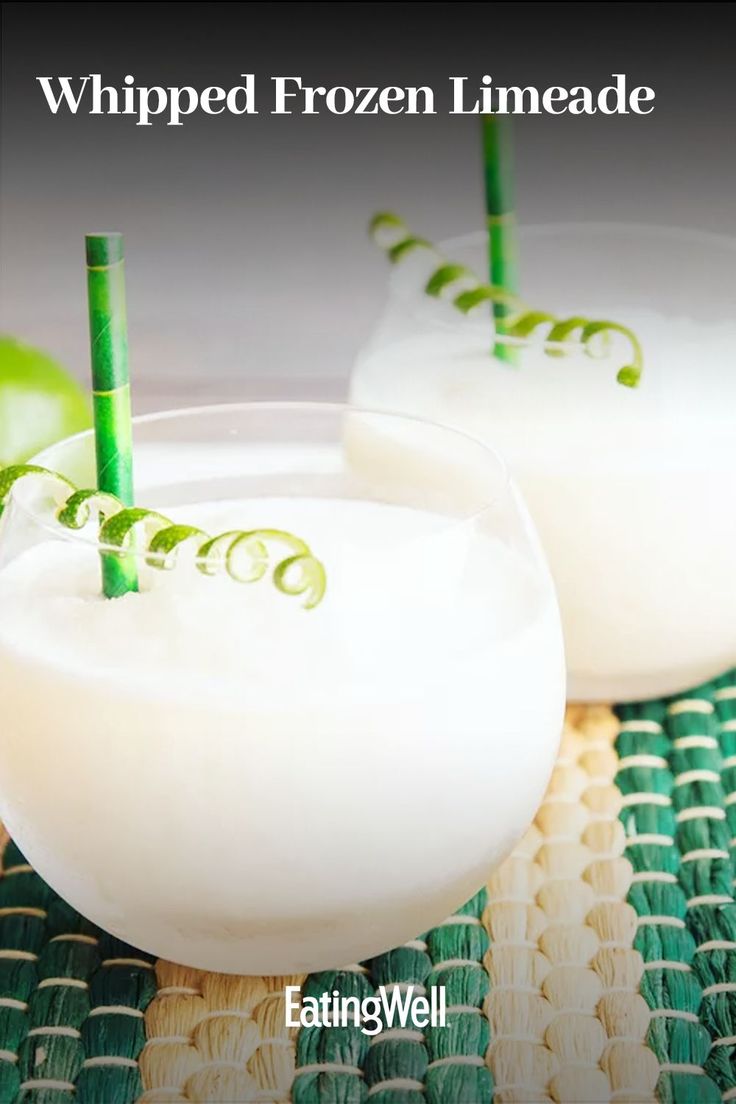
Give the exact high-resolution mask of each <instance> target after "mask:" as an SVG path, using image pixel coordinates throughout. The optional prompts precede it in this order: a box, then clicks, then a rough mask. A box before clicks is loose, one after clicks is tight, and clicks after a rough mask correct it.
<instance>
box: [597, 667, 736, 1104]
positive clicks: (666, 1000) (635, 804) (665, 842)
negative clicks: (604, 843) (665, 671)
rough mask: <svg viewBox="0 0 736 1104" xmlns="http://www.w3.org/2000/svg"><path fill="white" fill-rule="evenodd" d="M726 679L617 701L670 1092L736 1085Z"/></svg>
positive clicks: (627, 806) (697, 1093)
mask: <svg viewBox="0 0 736 1104" xmlns="http://www.w3.org/2000/svg"><path fill="white" fill-rule="evenodd" d="M725 681H728V680H725ZM731 681H733V680H731ZM721 682H722V683H723V682H724V680H721ZM718 688H719V685H718V684H708V685H706V686H704V687H701V688H699V689H698V690H695V691H692V692H689V693H688V694H687V695H683V696H682V697H678V698H675V699H673V700H671V701H670V702H669V703H647V704H644V705H630V706H623V707H620V709H619V710H618V713H619V716H620V719H621V732H620V734H619V737H618V740H617V751H618V754H619V758H620V769H619V772H618V775H617V779H616V781H617V784H618V785H619V787H620V789H621V791H622V793H623V794H624V795H625V797H624V802H625V803H624V809H623V812H622V820H623V823H624V826H625V829H626V833H627V840H628V845H627V855H628V857H629V859H630V860H631V862H632V864H633V866H634V869H635V871H636V873H635V882H634V885H633V886H632V890H631V893H630V902H631V903H632V904H633V905H634V907H635V908H636V910H637V913H638V914H639V919H640V927H639V933H638V935H637V946H638V948H639V950H640V951H641V953H642V956H643V958H644V959H645V962H646V972H645V975H644V981H643V984H642V992H643V994H644V996H645V998H646V999H647V1002H648V1003H649V1005H650V1007H651V1008H652V1009H653V1019H652V1024H651V1028H650V1033H649V1041H650V1045H651V1046H652V1048H653V1050H654V1052H655V1054H656V1055H657V1057H658V1059H659V1060H660V1062H661V1063H662V1066H663V1072H662V1075H661V1077H660V1081H659V1085H658V1092H659V1096H660V1099H662V1100H664V1101H670V1100H675V1101H680V1100H683V1101H690V1100H692V1101H708V1102H709V1101H717V1100H720V1099H722V1095H723V1098H725V1099H733V1097H734V1095H735V1094H734V1093H733V1091H732V1090H733V1088H734V1078H733V1071H732V1068H731V1061H730V1058H731V1053H732V1050H733V1044H730V1043H729V1042H728V1040H729V1038H732V1037H733V1035H734V1034H735V1032H734V1031H733V1030H731V1029H730V1025H731V1022H732V1021H733V1022H734V1023H736V1017H734V1016H733V1015H732V1008H733V1009H734V1011H736V1005H734V1004H733V1000H734V998H733V989H734V988H736V986H734V985H733V984H732V982H731V981H730V980H729V978H733V977H734V976H736V973H735V969H734V968H735V967H736V959H735V958H734V953H733V952H734V949H735V948H734V946H732V945H731V944H732V943H733V939H734V921H735V919H736V917H735V915H734V903H733V865H732V860H731V856H730V854H729V843H730V837H729V828H728V823H727V815H728V814H727V810H728V808H729V806H728V804H727V800H726V793H725V791H724V787H723V784H722V771H723V769H724V765H723V764H724V761H725V756H724V755H723V754H722V748H721V745H720V743H719V720H720V718H719V717H718V716H717V714H716V710H715V708H714V702H715V694H716V693H717V690H718ZM725 700H726V697H725V696H724V701H725ZM722 738H723V737H722V736H721V739H722ZM726 769H730V768H726Z"/></svg>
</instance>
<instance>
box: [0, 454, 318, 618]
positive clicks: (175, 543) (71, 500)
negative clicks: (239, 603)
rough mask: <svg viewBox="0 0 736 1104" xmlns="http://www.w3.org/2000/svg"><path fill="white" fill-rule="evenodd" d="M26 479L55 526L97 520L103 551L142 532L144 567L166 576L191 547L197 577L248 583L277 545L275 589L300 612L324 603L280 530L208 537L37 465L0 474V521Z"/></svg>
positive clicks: (300, 551) (311, 559)
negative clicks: (38, 488) (298, 602)
mask: <svg viewBox="0 0 736 1104" xmlns="http://www.w3.org/2000/svg"><path fill="white" fill-rule="evenodd" d="M26 477H29V478H30V477H34V478H36V479H38V480H42V481H43V482H45V483H47V484H49V486H50V488H53V491H54V497H55V499H56V500H57V505H58V508H57V510H56V514H55V516H56V520H57V521H58V522H59V524H60V525H62V526H63V527H64V528H66V529H83V528H84V526H85V525H86V524H87V523H88V522H89V520H90V518H91V516H92V514H93V513H94V514H96V515H97V516H99V518H100V522H101V525H100V532H99V537H100V544H101V545H103V546H104V547H105V549H106V551H109V550H113V551H114V550H119V551H120V553H121V554H123V553H124V552H129V551H130V545H131V543H132V540H133V535H134V532H135V531H136V529H142V530H143V532H144V535H145V538H146V547H145V550H144V552H143V556H144V559H145V562H146V563H147V564H148V565H149V566H150V567H155V568H157V569H159V570H170V569H171V568H173V567H174V566H175V565H176V559H177V553H178V552H179V550H180V548H181V547H182V546H183V545H184V544H187V543H189V542H193V544H194V546H195V563H196V567H197V569H198V570H199V571H200V572H201V573H202V574H203V575H216V574H218V573H220V572H222V571H224V572H225V573H226V574H227V575H229V577H230V578H231V579H234V580H235V581H236V582H239V583H254V582H257V581H258V580H259V579H262V578H263V577H264V575H266V573H267V572H268V569H269V565H270V554H269V544H270V543H275V544H280V545H283V546H284V547H285V548H286V549H287V550H288V555H287V556H285V557H282V558H281V559H279V560H277V562H276V563H275V565H274V567H273V571H272V581H273V584H274V586H275V587H276V589H277V590H279V591H281V593H282V594H287V595H291V596H301V595H304V596H305V599H304V608H305V609H314V607H315V606H317V605H318V604H319V603H320V602H321V601H322V598H323V597H324V594H325V590H326V588H327V575H326V572H325V568H324V564H323V563H322V562H321V561H320V560H318V559H317V558H316V557H315V556H314V555H313V554H312V551H311V549H310V547H309V545H308V544H306V542H305V541H303V540H302V539H301V538H300V537H297V536H294V534H293V533H289V532H287V531H286V530H284V529H248V530H245V529H232V530H229V531H228V532H226V533H219V534H218V535H216V536H210V534H208V533H206V532H205V531H204V530H203V529H200V528H199V527H198V526H196V525H186V524H182V523H176V522H173V521H171V519H170V518H167V517H165V515H164V514H160V513H158V511H156V510H147V509H145V508H144V507H141V506H128V507H126V506H124V505H123V503H122V502H121V501H120V500H119V499H118V498H116V497H115V495H112V494H109V493H107V492H104V491H98V490H80V489H78V488H77V487H75V486H74V484H73V483H71V482H70V480H68V479H66V478H65V476H63V475H60V474H59V473H58V472H54V471H50V470H49V469H48V468H42V467H39V466H38V465H37V464H13V465H10V466H9V467H6V468H0V517H2V514H3V511H4V509H5V506H6V503H7V501H8V498H9V496H10V493H11V491H12V489H13V487H14V485H15V484H16V483H17V482H18V480H20V479H24V478H26ZM62 494H63V496H64V497H63V498H61V495H62ZM60 499H61V501H60V504H59V500H60Z"/></svg>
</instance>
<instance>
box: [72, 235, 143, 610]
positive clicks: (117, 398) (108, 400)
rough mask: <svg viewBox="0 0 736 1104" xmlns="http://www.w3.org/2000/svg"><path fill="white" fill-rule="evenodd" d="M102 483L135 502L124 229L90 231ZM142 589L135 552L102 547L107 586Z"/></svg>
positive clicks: (110, 593)
mask: <svg viewBox="0 0 736 1104" xmlns="http://www.w3.org/2000/svg"><path fill="white" fill-rule="evenodd" d="M85 246H86V254H87V296H88V302H89V335H90V350H91V361H92V395H93V410H94V425H95V455H96V460H97V486H98V488H99V489H100V490H101V491H106V492H107V493H108V494H113V495H115V496H116V498H118V499H120V501H121V502H122V503H123V505H124V506H132V505H133V450H132V424H131V416H130V380H129V376H128V333H127V318H126V310H125V269H124V259H123V238H122V235H121V234H110V233H106V234H86V235H85ZM137 589H138V577H137V572H136V565H135V560H134V558H133V557H132V556H121V555H119V554H117V555H116V554H115V553H109V552H105V553H102V591H103V594H104V595H105V597H106V598H119V597H121V596H122V595H123V594H127V593H128V592H129V591H133V590H137Z"/></svg>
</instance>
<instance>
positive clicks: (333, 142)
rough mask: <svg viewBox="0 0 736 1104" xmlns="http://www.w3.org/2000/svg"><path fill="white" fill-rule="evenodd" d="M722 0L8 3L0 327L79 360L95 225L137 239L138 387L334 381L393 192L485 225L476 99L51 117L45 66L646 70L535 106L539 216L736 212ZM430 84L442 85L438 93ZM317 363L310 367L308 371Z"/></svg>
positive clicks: (149, 399)
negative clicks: (373, 233)
mask: <svg viewBox="0 0 736 1104" xmlns="http://www.w3.org/2000/svg"><path fill="white" fill-rule="evenodd" d="M733 31H734V8H733V6H732V5H716V4H699V5H697V6H693V5H689V4H626V3H619V4H607V3H589V4H554V5H552V4H547V5H537V4H529V3H515V4H497V3H488V4H444V3H440V4H424V5H421V4H343V5H338V4H311V5H303V6H300V5H291V4H216V3H215V4H178V5H171V4H117V3H111V4H86V5H85V4H64V5H61V4H57V5H53V4H51V5H50V4H38V3H30V4H6V5H4V34H3V54H4V66H3V80H4V88H3V109H2V124H3V125H2V137H1V141H2V150H1V152H2V168H1V170H0V189H1V196H2V205H1V207H0V247H1V252H0V257H1V266H0V303H1V304H2V327H3V329H5V330H6V331H9V332H12V333H13V334H16V335H18V336H21V337H23V338H25V339H26V340H28V341H31V342H34V343H38V344H40V345H42V346H45V347H46V348H48V349H49V350H50V351H52V352H53V353H55V354H56V355H58V356H59V357H61V358H62V359H63V360H64V361H65V362H66V363H67V364H68V365H69V366H70V367H71V368H72V370H73V371H75V372H76V373H77V374H78V375H79V376H80V378H84V376H85V375H86V372H87V350H86V340H87V334H86V316H85V285H84V271H83V265H82V235H83V233H84V232H85V230H97V229H119V230H122V231H123V232H124V233H125V236H126V243H127V255H128V297H129V315H130V334H131V355H132V364H133V368H134V371H135V375H136V381H137V392H136V393H137V403H138V406H139V408H141V407H143V406H151V405H156V404H157V403H158V402H159V401H162V400H164V399H165V400H166V401H175V402H178V401H180V400H181V399H184V400H188V399H189V398H192V397H195V398H202V397H206V398H211V399H213V400H217V399H222V398H231V397H248V396H251V395H263V394H269V393H276V392H278V391H279V390H281V391H283V388H284V383H283V380H284V378H285V377H288V378H289V379H290V381H291V382H290V383H289V385H288V386H289V387H290V388H291V389H292V390H293V392H294V394H299V393H301V392H302V391H304V390H310V389H312V388H313V386H317V387H323V386H324V387H326V388H327V390H333V391H335V390H339V389H340V388H341V386H343V384H344V380H345V378H346V375H347V372H348V371H349V367H350V363H351V361H352V358H353V357H354V355H355V352H356V350H357V349H358V348H359V346H360V344H361V342H362V341H363V340H364V339H365V338H366V336H367V334H368V333H369V331H370V328H371V326H372V324H373V322H374V321H375V319H376V316H377V314H378V312H379V310H380V306H381V303H382V299H383V296H384V294H385V287H386V275H387V272H386V265H385V262H384V261H383V259H382V258H381V257H380V256H379V255H378V254H377V252H376V251H375V249H374V248H373V247H372V246H371V245H370V243H369V242H368V241H367V238H366V236H365V224H366V221H367V219H368V217H369V215H370V214H371V212H372V211H373V210H375V209H376V208H380V207H385V206H389V207H391V208H393V209H396V210H398V211H400V212H402V213H403V214H404V216H405V217H406V218H407V220H408V221H409V222H410V223H411V225H412V226H414V227H416V229H417V230H418V231H420V232H422V233H424V234H426V235H427V236H429V237H432V238H441V237H445V236H448V235H452V234H456V233H462V232H464V231H466V230H470V229H474V228H478V227H480V226H481V225H482V220H483V214H482V211H483V207H482V190H481V173H480V160H479V148H478V121H477V119H475V118H459V117H449V118H448V117H447V116H446V115H444V114H440V115H437V116H429V117H418V118H411V117H404V116H398V117H395V118H386V117H379V118H373V117H354V116H353V117H351V116H347V117H344V118H338V117H333V116H328V115H322V116H319V117H317V118H307V117H300V116H293V117H273V116H270V115H268V114H265V113H264V114H261V115H259V116H257V117H256V116H254V117H244V118H236V117H231V116H219V117H206V116H197V117H194V118H192V119H190V120H188V121H187V122H186V123H185V125H184V126H183V127H180V128H176V129H174V128H165V127H163V126H161V125H159V126H156V125H154V126H152V127H150V128H145V129H144V128H136V127H135V126H134V125H133V120H131V119H126V118H124V117H120V118H113V117H98V118H94V117H89V116H86V115H85V116H81V115H80V116H77V117H72V116H69V115H65V116H64V117H62V116H61V115H59V116H57V117H54V116H52V115H51V114H50V112H49V111H48V109H47V107H46V103H45V101H44V99H43V96H42V93H41V91H40V88H39V86H38V84H37V82H36V81H35V77H36V76H38V75H48V76H51V75H55V76H56V75H68V76H77V75H80V74H86V73H89V72H93V71H94V72H102V74H103V76H104V78H105V79H106V80H107V81H108V82H109V83H113V84H120V83H121V82H122V78H123V76H124V75H125V74H126V73H132V74H133V75H134V76H135V78H136V82H137V83H140V84H146V83H148V84H156V83H161V84H171V83H174V84H186V83H191V84H194V85H196V86H204V85H206V84H210V83H215V84H221V85H224V86H225V87H229V86H231V85H233V84H237V83H240V81H239V74H240V73H241V72H249V71H254V72H256V73H257V74H258V76H259V81H260V83H261V84H263V85H265V83H266V82H267V80H268V77H269V76H270V75H272V74H276V73H277V74H287V75H290V74H300V75H301V76H302V77H303V78H304V80H305V81H306V82H309V83H315V84H317V83H321V84H327V85H331V84H337V83H346V84H349V85H356V84H388V83H396V84H401V85H406V84H426V83H429V84H433V85H435V86H436V87H437V88H438V89H439V90H442V91H443V90H444V89H445V86H446V84H447V77H448V76H449V75H456V74H463V75H468V76H469V77H471V83H474V82H479V80H480V77H481V75H482V74H483V73H489V74H491V75H492V76H493V78H494V81H495V82H496V83H498V84H503V83H506V84H527V83H532V84H536V85H537V86H539V87H544V86H546V85H548V84H555V83H560V84H563V85H571V84H577V83H582V84H590V85H591V86H593V87H599V86H601V85H603V84H605V83H608V81H609V78H610V74H611V73H613V72H624V73H626V74H627V77H628V79H629V83H630V84H631V85H636V84H649V85H652V86H653V87H654V89H655V91H656V93H657V99H656V102H655V111H654V113H653V114H652V115H650V116H647V117H643V118H637V117H634V116H626V117H603V116H596V117H594V118H592V119H590V118H588V119H586V118H570V117H544V116H542V117H525V118H520V119H519V120H518V123H517V127H516V144H517V177H518V197H519V198H518V209H519V214H520V217H521V219H522V221H524V222H540V221H541V222H550V221H557V220H570V219H574V220H575V219H581V220H584V219H606V220H607V219H611V220H620V219H624V220H633V221H637V222H646V221H653V222H658V223H665V224H674V225H682V226H696V227H701V228H705V229H710V230H715V231H721V232H727V233H734V232H736V213H735V212H736V204H735V203H734V180H735V179H736V173H735V171H734V170H735V169H736V150H735V148H734V147H735V143H734V141H733V122H732V115H733V110H734V107H736V95H735V94H734V84H733V78H732V75H731V69H732V64H731V62H732V50H733V45H732V44H733V41H734V38H733ZM440 106H443V104H442V101H441V102H440ZM315 380H316V381H327V382H326V383H323V382H318V383H317V384H316V385H315V384H314V383H313V381H315Z"/></svg>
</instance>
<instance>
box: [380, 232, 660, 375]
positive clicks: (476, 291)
mask: <svg viewBox="0 0 736 1104" xmlns="http://www.w3.org/2000/svg"><path fill="white" fill-rule="evenodd" d="M369 233H370V235H371V237H372V238H373V240H374V241H375V242H376V243H377V244H378V245H379V246H380V247H381V248H382V249H383V250H384V251H385V252H386V255H387V256H388V258H389V260H390V261H391V262H392V263H393V264H395V263H396V262H398V261H400V260H402V259H403V258H404V257H405V256H406V255H407V254H408V253H411V252H413V251H415V250H416V249H420V248H421V249H427V250H429V251H430V252H431V253H433V254H434V256H435V258H436V260H437V267H436V268H435V269H434V270H433V272H432V274H431V275H430V277H429V279H428V280H427V282H426V284H425V286H424V291H425V293H426V294H427V295H431V296H434V297H435V298H439V297H440V296H445V297H449V298H450V301H451V302H452V303H453V305H454V306H455V307H457V309H458V310H459V311H462V312H463V314H467V313H468V312H469V311H471V310H473V309H474V308H475V307H477V306H479V305H480V304H481V303H486V302H489V303H502V304H505V305H506V306H508V307H510V308H511V310H512V313H511V314H509V315H508V316H507V317H505V318H504V324H503V325H504V335H505V336H508V337H511V338H518V339H519V340H524V339H527V338H529V337H531V336H533V335H534V334H539V335H540V336H542V338H543V341H544V351H545V353H546V354H547V355H548V356H552V357H559V356H565V355H566V354H567V352H568V350H566V349H562V348H559V347H555V346H559V345H560V344H564V343H573V342H577V343H578V344H579V345H581V346H582V348H583V350H584V351H585V353H586V354H587V355H588V356H590V357H593V358H600V357H602V356H605V355H606V352H607V344H608V342H607V341H606V339H607V338H608V337H609V336H610V335H611V334H614V333H617V334H621V336H622V337H625V338H626V339H627V341H628V342H629V345H630V346H631V357H630V360H629V362H628V363H626V364H624V365H622V367H621V368H619V370H618V372H617V375H616V379H617V380H618V382H619V383H620V384H622V385H623V386H624V387H638V386H639V382H640V380H641V375H642V371H643V368H644V355H643V351H642V347H641V344H640V342H639V340H638V338H637V337H636V335H635V334H634V333H633V331H632V330H630V329H629V328H628V326H623V325H621V323H619V322H611V321H608V320H592V319H589V318H582V317H580V316H577V315H576V316H574V317H572V318H558V317H557V316H556V315H554V314H550V313H549V312H548V311H542V310H532V309H531V308H530V307H528V306H527V305H526V304H525V303H524V302H523V301H522V300H521V299H519V297H518V296H517V295H512V294H511V293H510V292H508V291H506V290H505V289H504V288H502V287H496V286H494V285H493V284H484V283H482V282H481V281H480V280H479V279H478V277H477V276H476V275H475V273H473V272H472V271H471V270H470V269H469V268H467V266H466V265H463V264H456V263H455V262H452V261H447V260H446V259H445V258H443V257H442V256H440V254H439V253H438V252H437V250H436V249H435V248H434V246H433V245H432V244H431V243H430V242H428V241H426V240H425V239H424V238H418V237H416V235H414V234H412V233H411V232H410V231H409V229H408V227H407V225H406V223H405V222H404V220H403V219H402V218H400V216H399V215H396V214H394V213H393V212H391V211H380V212H379V213H378V214H376V215H374V216H373V218H372V219H371V221H370V224H369Z"/></svg>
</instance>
